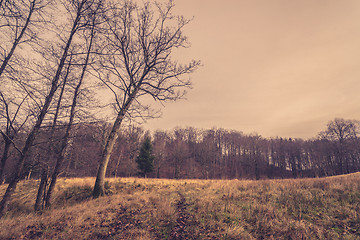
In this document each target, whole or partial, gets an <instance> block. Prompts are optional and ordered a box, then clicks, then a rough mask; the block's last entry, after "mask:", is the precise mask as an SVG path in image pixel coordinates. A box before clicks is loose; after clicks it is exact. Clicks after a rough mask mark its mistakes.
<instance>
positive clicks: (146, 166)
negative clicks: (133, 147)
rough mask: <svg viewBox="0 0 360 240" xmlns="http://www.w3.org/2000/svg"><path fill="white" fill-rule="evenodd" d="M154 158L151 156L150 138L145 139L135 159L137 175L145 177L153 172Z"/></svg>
mask: <svg viewBox="0 0 360 240" xmlns="http://www.w3.org/2000/svg"><path fill="white" fill-rule="evenodd" d="M154 158H155V156H154V155H153V150H152V144H151V139H150V137H148V136H147V137H145V139H144V141H143V143H142V145H141V148H140V152H139V155H138V156H137V158H136V163H137V167H138V169H139V175H141V176H143V177H146V175H147V174H148V173H151V172H152V171H153V170H154V166H153V162H154Z"/></svg>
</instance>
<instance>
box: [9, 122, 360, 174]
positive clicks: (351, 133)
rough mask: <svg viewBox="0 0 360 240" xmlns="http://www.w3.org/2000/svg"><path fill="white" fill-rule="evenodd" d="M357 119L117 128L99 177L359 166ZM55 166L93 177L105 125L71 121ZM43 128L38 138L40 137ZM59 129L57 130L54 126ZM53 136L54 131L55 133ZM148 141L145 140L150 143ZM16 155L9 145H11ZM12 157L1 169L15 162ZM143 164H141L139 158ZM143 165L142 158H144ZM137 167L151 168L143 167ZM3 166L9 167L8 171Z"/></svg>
mask: <svg viewBox="0 0 360 240" xmlns="http://www.w3.org/2000/svg"><path fill="white" fill-rule="evenodd" d="M359 126H360V125H359V123H358V121H355V120H344V119H338V118H337V119H334V120H332V121H330V122H329V123H328V125H327V128H326V130H324V131H322V132H320V133H319V134H318V136H317V137H315V138H313V139H309V140H303V139H298V138H294V139H292V138H280V137H277V138H263V137H261V136H260V135H258V134H244V133H242V132H239V131H235V130H226V129H221V128H220V129H217V128H214V129H197V128H193V127H188V128H175V129H173V130H171V131H163V130H157V131H153V132H150V131H146V130H145V129H143V128H142V127H140V126H134V125H129V126H126V127H125V126H124V127H123V128H122V130H121V131H120V134H119V136H118V138H117V140H116V143H115V144H114V150H113V154H112V156H111V158H110V159H109V167H108V168H107V172H106V177H115V178H116V177H135V176H145V174H146V175H147V177H153V178H174V179H179V178H200V179H272V178H304V177H323V176H333V175H339V174H347V173H352V172H357V171H360V138H359V137H360V135H359V133H360V127H359ZM75 128H76V134H75V135H74V136H73V138H72V140H71V146H69V148H68V152H67V155H66V158H65V164H63V166H62V168H61V169H60V173H61V175H62V176H64V177H85V176H96V170H97V167H98V163H99V161H100V159H101V153H102V149H103V147H104V141H105V139H106V138H107V135H108V134H109V132H110V131H111V126H110V125H109V124H107V123H104V122H103V123H94V124H89V125H78V126H76V127H75ZM48 131H49V130H46V131H44V132H43V133H41V134H40V137H39V138H44V139H46V138H47V136H48ZM59 131H60V132H61V131H65V130H64V129H62V130H59ZM59 135H61V134H60V133H59ZM144 145H145V150H146V149H149V148H151V156H148V158H149V159H151V166H143V167H140V169H139V164H138V161H139V156H144V155H145V156H146V155H147V154H148V153H147V152H144V151H143V150H142V149H141V148H142V147H143V146H144ZM149 145H150V146H149ZM12 151H13V153H14V154H15V150H14V149H13V150H12ZM47 154H48V152H47V149H44V148H42V147H41V146H35V147H34V148H33V151H32V157H31V158H29V160H28V162H27V163H26V170H25V171H24V174H23V178H27V177H29V176H31V177H33V178H39V177H41V169H42V167H41V166H42V165H43V164H47V165H48V167H49V168H52V167H54V166H55V165H56V161H55V160H54V159H51V160H50V161H49V159H47ZM15 164H16V161H13V158H12V159H11V160H9V162H8V166H7V168H8V169H11V168H12V165H15ZM141 164H144V163H141ZM145 164H148V163H145ZM144 169H151V171H150V172H149V173H148V172H146V170H145V171H144ZM9 172H10V171H9Z"/></svg>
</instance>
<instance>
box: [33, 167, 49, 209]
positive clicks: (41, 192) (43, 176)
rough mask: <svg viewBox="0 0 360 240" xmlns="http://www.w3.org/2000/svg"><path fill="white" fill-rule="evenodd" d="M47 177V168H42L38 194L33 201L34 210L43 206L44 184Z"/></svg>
mask: <svg viewBox="0 0 360 240" xmlns="http://www.w3.org/2000/svg"><path fill="white" fill-rule="evenodd" d="M47 178H48V170H47V168H43V169H42V172H41V180H40V185H39V189H38V194H37V197H36V201H35V212H37V211H40V210H42V209H43V207H44V199H43V196H44V193H45V192H46V185H47Z"/></svg>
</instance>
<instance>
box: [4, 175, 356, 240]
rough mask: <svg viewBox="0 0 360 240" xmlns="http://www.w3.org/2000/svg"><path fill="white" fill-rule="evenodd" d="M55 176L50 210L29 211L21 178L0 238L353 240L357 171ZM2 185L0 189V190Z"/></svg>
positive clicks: (30, 199)
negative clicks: (97, 185) (96, 190)
mask: <svg viewBox="0 0 360 240" xmlns="http://www.w3.org/2000/svg"><path fill="white" fill-rule="evenodd" d="M93 183H94V179H93V178H82V179H80V178H76V179H60V180H59V184H58V187H57V190H56V194H55V203H54V204H53V206H54V208H53V210H51V211H50V210H49V211H44V212H43V213H41V214H35V213H33V205H34V199H35V194H36V186H37V184H38V181H26V182H21V183H20V184H19V187H18V188H17V192H16V196H15V200H14V201H12V203H11V206H10V211H9V213H8V214H7V216H6V217H5V218H3V219H1V221H0V239H360V216H359V215H360V173H355V174H349V175H343V176H337V177H329V178H321V179H299V180H261V181H243V180H165V179H137V178H118V179H108V181H107V183H106V189H107V193H108V195H107V196H105V197H102V198H99V199H96V200H93V199H92V198H91V190H92V186H93ZM5 189H6V185H4V186H0V193H1V194H3V193H4V191H5Z"/></svg>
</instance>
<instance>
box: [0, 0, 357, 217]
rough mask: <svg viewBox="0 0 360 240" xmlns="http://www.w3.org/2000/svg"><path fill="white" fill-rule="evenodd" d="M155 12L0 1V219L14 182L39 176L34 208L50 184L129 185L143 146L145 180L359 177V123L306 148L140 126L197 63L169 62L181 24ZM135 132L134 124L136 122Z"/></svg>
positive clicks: (167, 12) (343, 124) (178, 45)
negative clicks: (147, 157) (0, 191)
mask: <svg viewBox="0 0 360 240" xmlns="http://www.w3.org/2000/svg"><path fill="white" fill-rule="evenodd" d="M174 7H175V3H174V1H172V0H169V1H167V2H163V3H157V2H144V3H142V4H140V3H138V2H137V1H131V0H126V1H111V0H61V1H53V0H17V1H14V0H1V1H0V30H1V36H0V58H1V66H0V133H1V136H2V139H1V142H0V144H1V145H0V150H1V163H0V179H1V183H7V184H8V186H7V189H6V192H5V194H4V195H3V198H2V201H1V204H0V217H1V216H3V215H4V214H5V213H6V211H7V207H8V205H9V202H10V201H11V198H12V196H13V194H14V192H15V189H16V186H17V184H18V183H19V181H20V180H23V179H41V181H40V182H39V186H38V194H37V197H36V203H35V210H41V209H42V208H44V207H47V208H50V207H51V203H52V195H53V192H54V189H55V186H56V182H57V179H58V177H84V176H94V177H96V181H95V185H94V189H93V197H94V198H97V197H99V196H102V195H104V194H105V177H114V178H116V177H124V176H127V177H128V176H137V175H138V173H139V171H138V169H137V164H136V158H137V157H138V153H139V149H140V146H141V145H142V142H143V141H144V139H146V138H150V139H151V141H150V143H151V147H152V150H153V156H154V157H153V171H152V172H151V173H149V174H148V175H147V176H148V177H152V178H174V179H179V178H187V179H191V178H201V179H240V178H246V179H264V178H297V177H321V176H331V175H338V174H344V173H351V172H355V171H359V168H360V157H359V153H360V151H359V150H360V147H359V146H360V145H359V143H358V141H359V135H358V134H359V124H358V122H357V121H355V120H344V119H334V120H333V121H331V122H329V124H328V126H327V128H326V130H325V131H323V132H321V133H319V136H318V137H316V138H314V139H312V140H301V139H290V138H289V139H287V138H286V139H285V138H272V139H266V138H263V137H261V136H260V135H257V134H250V135H249V134H244V133H242V132H239V131H235V130H225V129H221V128H219V129H215V128H214V129H196V128H192V127H188V128H175V129H174V130H171V131H162V130H158V131H154V132H149V131H147V130H145V129H143V128H142V127H141V123H142V122H144V121H146V120H147V119H151V118H157V117H159V116H160V113H159V111H158V110H157V109H156V108H153V105H152V103H153V102H157V103H163V102H167V101H176V100H179V99H182V98H184V96H185V95H186V91H187V90H188V89H189V88H191V86H192V82H191V74H192V73H193V72H194V71H196V70H197V69H198V68H199V67H201V62H200V61H199V60H190V61H188V62H187V63H179V62H178V61H177V59H176V57H175V56H176V55H175V52H178V51H181V50H182V49H184V48H189V47H190V42H189V40H188V38H187V36H186V35H185V34H184V31H183V30H184V28H186V26H187V25H188V24H190V23H191V19H187V18H185V17H183V16H181V15H176V14H175V13H174V11H173V9H174ZM136 123H137V124H136Z"/></svg>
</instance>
